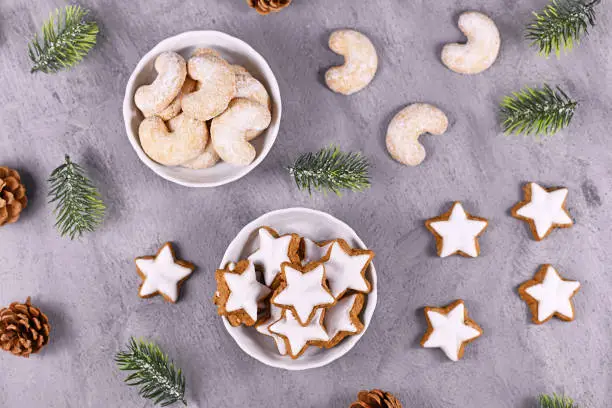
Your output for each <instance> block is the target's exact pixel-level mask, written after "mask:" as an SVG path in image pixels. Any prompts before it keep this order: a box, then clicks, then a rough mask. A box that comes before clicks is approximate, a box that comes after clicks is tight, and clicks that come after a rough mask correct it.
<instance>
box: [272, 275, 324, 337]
mask: <svg viewBox="0 0 612 408" xmlns="http://www.w3.org/2000/svg"><path fill="white" fill-rule="evenodd" d="M283 272H284V277H285V284H286V286H285V287H284V288H283V289H282V290H281V291H280V292H279V293H278V294H276V295H275V296H274V298H273V299H272V303H274V304H275V305H277V306H281V307H282V306H286V307H292V308H293V309H295V313H296V317H297V318H298V320H299V322H300V323H301V324H303V325H306V324H308V323H309V321H310V317H311V315H313V312H314V310H315V309H317V308H319V307H321V306H327V305H331V304H333V303H334V302H335V299H334V297H333V296H332V295H331V294H330V293H329V291H328V290H327V289H326V288H325V287H324V286H323V282H324V280H325V268H324V267H323V265H319V266H317V267H316V268H314V269H312V270H310V271H308V272H303V273H302V272H301V271H299V270H297V269H295V268H293V267H291V266H290V265H288V264H285V265H283Z"/></svg>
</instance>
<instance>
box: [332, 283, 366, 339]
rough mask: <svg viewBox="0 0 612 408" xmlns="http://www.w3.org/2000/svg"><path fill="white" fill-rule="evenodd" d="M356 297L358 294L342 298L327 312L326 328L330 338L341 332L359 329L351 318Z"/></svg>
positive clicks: (354, 331) (351, 331)
mask: <svg viewBox="0 0 612 408" xmlns="http://www.w3.org/2000/svg"><path fill="white" fill-rule="evenodd" d="M356 299H357V295H356V294H353V295H351V296H347V297H345V298H342V299H340V300H339V301H338V303H336V304H335V305H334V306H332V307H331V308H329V309H327V311H326V312H325V328H326V329H327V334H329V338H330V339H333V338H334V337H336V335H337V334H338V333H340V332H348V333H357V332H358V331H359V329H358V328H357V327H356V326H355V324H354V323H353V321H352V318H351V310H352V309H353V305H354V304H355V300H356Z"/></svg>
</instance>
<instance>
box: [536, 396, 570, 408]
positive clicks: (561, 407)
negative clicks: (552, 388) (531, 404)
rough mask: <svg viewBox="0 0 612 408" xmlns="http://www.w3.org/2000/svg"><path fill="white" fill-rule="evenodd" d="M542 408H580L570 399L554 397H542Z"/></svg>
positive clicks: (540, 400)
mask: <svg viewBox="0 0 612 408" xmlns="http://www.w3.org/2000/svg"><path fill="white" fill-rule="evenodd" d="M539 403H540V408H578V405H576V404H575V403H574V401H572V399H571V398H569V397H564V396H560V395H557V394H553V395H540V398H539Z"/></svg>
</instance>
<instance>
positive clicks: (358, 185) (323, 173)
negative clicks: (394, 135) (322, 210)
mask: <svg viewBox="0 0 612 408" xmlns="http://www.w3.org/2000/svg"><path fill="white" fill-rule="evenodd" d="M368 168H369V164H368V161H367V159H366V158H365V157H363V156H362V155H361V153H344V152H341V151H340V150H339V149H338V147H335V146H330V147H327V148H323V149H321V150H319V151H318V152H316V153H305V154H302V155H301V156H299V157H298V158H297V160H296V161H295V163H294V164H293V165H292V166H289V167H288V170H289V174H291V176H292V177H293V178H294V180H295V184H296V185H297V186H298V188H299V189H300V190H308V193H309V194H312V192H313V190H315V191H322V192H324V193H327V192H328V191H333V192H334V193H336V194H337V195H339V196H340V195H342V194H341V190H344V189H346V190H351V191H363V190H365V189H367V188H369V187H370V177H369V174H368Z"/></svg>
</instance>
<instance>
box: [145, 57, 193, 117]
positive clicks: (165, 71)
mask: <svg viewBox="0 0 612 408" xmlns="http://www.w3.org/2000/svg"><path fill="white" fill-rule="evenodd" d="M155 70H156V71H157V74H158V75H157V78H155V81H153V83H152V84H150V85H143V86H141V87H140V88H138V89H137V90H136V94H135V95H134V103H135V104H136V106H137V107H138V109H140V111H141V112H142V113H143V115H144V116H145V117H147V118H148V117H150V116H153V115H155V114H156V113H159V112H161V111H162V110H164V109H165V108H166V107H167V106H168V105H170V103H171V102H172V101H173V100H174V99H175V98H176V97H177V96H178V94H179V92H180V91H181V88H182V86H183V83H184V82H185V78H186V76H187V67H186V64H185V59H184V58H183V57H181V56H180V55H179V54H177V53H176V52H171V51H168V52H164V53H161V54H160V55H159V56H158V57H157V58H156V59H155Z"/></svg>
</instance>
